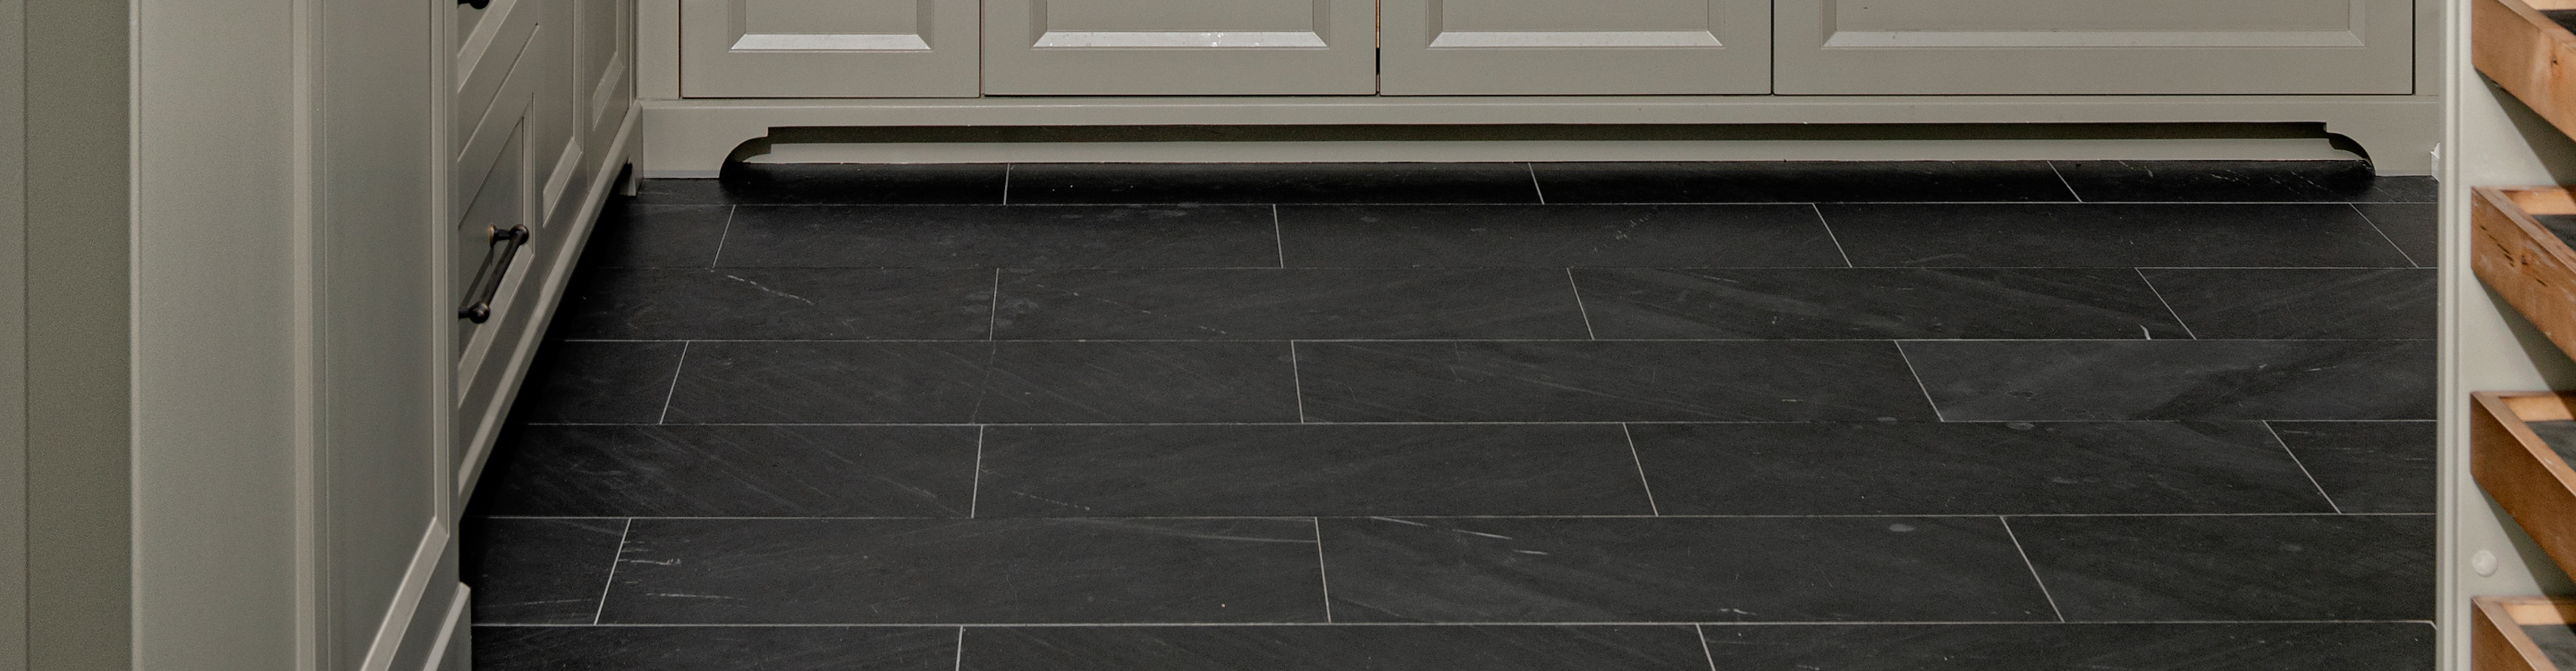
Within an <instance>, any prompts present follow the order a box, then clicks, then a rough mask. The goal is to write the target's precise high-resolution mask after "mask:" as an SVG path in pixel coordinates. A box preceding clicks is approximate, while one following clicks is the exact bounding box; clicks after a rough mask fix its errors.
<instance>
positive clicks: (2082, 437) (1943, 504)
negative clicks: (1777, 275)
mask: <svg viewBox="0 0 2576 671" xmlns="http://www.w3.org/2000/svg"><path fill="white" fill-rule="evenodd" d="M1630 430H1631V431H1632V432H1633V433H1634V435H1635V436H1636V441H1637V455H1638V458H1639V459H1640V460H1641V461H1642V462H1643V463H1644V465H1645V472H1646V476H1647V479H1648V480H1649V481H1650V482H1652V483H1653V485H1654V492H1655V504H1656V506H1657V507H1658V508H1659V509H1661V510H1662V511H1663V512H1664V514H1667V515H1873V514H1875V515H1891V514H1892V515H1959V514H1967V515H1974V514H1989V515H1991V514H2039V513H2189V512H2199V513H2263V512H2306V513H2330V512H2334V510H2333V508H2331V507H2329V506H2328V505H2327V504H2326V501H2325V499H2323V498H2321V497H2319V496H2318V495H2317V491H2316V487H2315V486H2314V485H2311V484H2309V482H2308V478H2307V476H2306V475H2305V474H2303V473H2301V472H2300V471H2299V465H2298V463H2297V462H2295V461H2292V460H2291V459H2290V456H2289V454H2288V453H2286V452H2283V451H2282V450H2281V447H2280V446H2279V445H2277V444H2274V443H2273V442H2272V438H2271V435H2270V434H2269V433H2268V432H2266V431H2265V430H2264V428H2263V425H2262V424H2260V423H2256V422H2200V423H2188V424H2186V423H2167V422H2111V423H2050V424H2031V423H2027V422H2013V423H2010V424H1965V423H1960V424H1915V423H1894V422H1872V423H1832V424H1820V423H1799V424H1640V425H1636V426H1633V427H1630Z"/></svg>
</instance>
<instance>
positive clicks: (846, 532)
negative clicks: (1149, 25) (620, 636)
mask: <svg viewBox="0 0 2576 671" xmlns="http://www.w3.org/2000/svg"><path fill="white" fill-rule="evenodd" d="M1315 537H1316V530H1315V527H1314V523H1313V522H1312V521H1311V520H1306V519H1230V520H1036V519H1018V520H850V519H836V520H667V519H666V520H654V519H644V520H636V522H635V528H634V529H633V530H632V531H631V532H630V533H629V535H628V537H627V542H626V551H625V554H624V555H623V556H622V558H621V559H620V560H619V562H618V570H617V576H616V579H615V581H614V584H613V585H611V586H610V589H609V593H608V597H607V605H606V609H605V611H604V612H605V615H604V616H603V619H602V620H601V621H602V622H610V623H635V624H640V623H662V624H697V623H708V624H713V623H730V624H876V623H886V624H923V623H1000V624H1030V623H1103V622H1129V623H1182V622H1206V623H1221V622H1322V621H1324V595H1323V585H1322V578H1323V576H1322V575H1321V569H1320V568H1319V567H1318V566H1317V562H1318V558H1317V557H1316V552H1315Z"/></svg>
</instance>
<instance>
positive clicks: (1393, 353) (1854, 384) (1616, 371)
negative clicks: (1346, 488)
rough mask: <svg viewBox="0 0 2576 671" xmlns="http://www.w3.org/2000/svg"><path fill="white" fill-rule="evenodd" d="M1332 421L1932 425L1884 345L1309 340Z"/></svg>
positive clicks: (1307, 375)
mask: <svg viewBox="0 0 2576 671" xmlns="http://www.w3.org/2000/svg"><path fill="white" fill-rule="evenodd" d="M1297 373H1298V382H1299V385H1300V389H1301V394H1302V396H1303V398H1304V401H1305V404H1304V408H1303V409H1304V412H1305V415H1306V417H1307V418H1308V419H1310V420H1313V421H1322V422H1406V421H1496V422H1515V421H1518V422H1532V421H1538V422H1585V421H1605V422H1606V421H1766V420H1767V421H1814V420H1859V421H1872V420H1879V419H1887V420H1889V421H1895V420H1912V419H1931V418H1932V413H1931V409H1930V408H1929V407H1926V405H1925V404H1924V401H1923V395H1922V391H1921V390H1920V389H1919V388H1917V386H1916V385H1915V382H1914V378H1913V376H1912V375H1911V374H1909V373H1907V372H1906V368H1905V362H1904V360H1903V358H1901V357H1900V356H1899V355H1898V354H1897V351H1896V349H1895V348H1894V347H1891V346H1889V345H1888V344H1887V343H1885V342H1814V341H1809V342H1752V341H1736V342H1380V343H1314V342H1308V343H1298V344H1297Z"/></svg>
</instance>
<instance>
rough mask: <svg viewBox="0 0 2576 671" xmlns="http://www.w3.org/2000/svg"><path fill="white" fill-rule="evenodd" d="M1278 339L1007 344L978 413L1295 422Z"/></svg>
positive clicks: (1293, 386)
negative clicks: (1260, 340) (1272, 340)
mask: <svg viewBox="0 0 2576 671" xmlns="http://www.w3.org/2000/svg"><path fill="white" fill-rule="evenodd" d="M1290 356H1291V355H1290V353H1289V346H1288V344H1287V343H1281V342H1003V343H996V344H995V345H994V348H993V364H992V371H991V374H990V375H989V376H988V378H987V379H988V381H987V382H986V383H985V391H984V397H983V400H982V401H981V403H980V406H981V407H979V408H978V409H977V410H976V411H975V421H978V422H995V423H1054V422H1064V423H1079V422H1293V421H1297V377H1296V376H1297V373H1296V370H1295V368H1293V367H1292V364H1291V363H1290V361H1291V360H1290Z"/></svg>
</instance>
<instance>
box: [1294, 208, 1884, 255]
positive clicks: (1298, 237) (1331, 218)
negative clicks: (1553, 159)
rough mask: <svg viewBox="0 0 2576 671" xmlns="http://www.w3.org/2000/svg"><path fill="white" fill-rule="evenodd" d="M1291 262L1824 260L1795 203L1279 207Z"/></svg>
mask: <svg viewBox="0 0 2576 671" xmlns="http://www.w3.org/2000/svg"><path fill="white" fill-rule="evenodd" d="M1279 236H1280V253H1281V254H1282V255H1283V256H1284V257H1285V261H1286V265H1288V266H1289V267H1378V268H1404V267H1417V268H1418V267H1435V266H1464V267H1541V268H1565V267H1602V266H1688V267H1725V266H1751V267H1832V268H1840V267H1843V266H1846V265H1849V264H1847V263H1844V262H1843V255H1842V252H1841V251H1839V250H1837V249H1835V247H1834V240H1833V235H1832V234H1831V233H1829V232H1828V231H1826V230H1825V226H1824V224H1823V223H1822V222H1821V221H1819V220H1818V219H1817V218H1816V211H1815V209H1814V208H1812V207H1809V206H1804V205H1548V206H1543V207H1542V206H1514V205H1424V206H1404V205H1375V206H1371V205H1342V206H1311V207H1281V208H1279Z"/></svg>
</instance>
